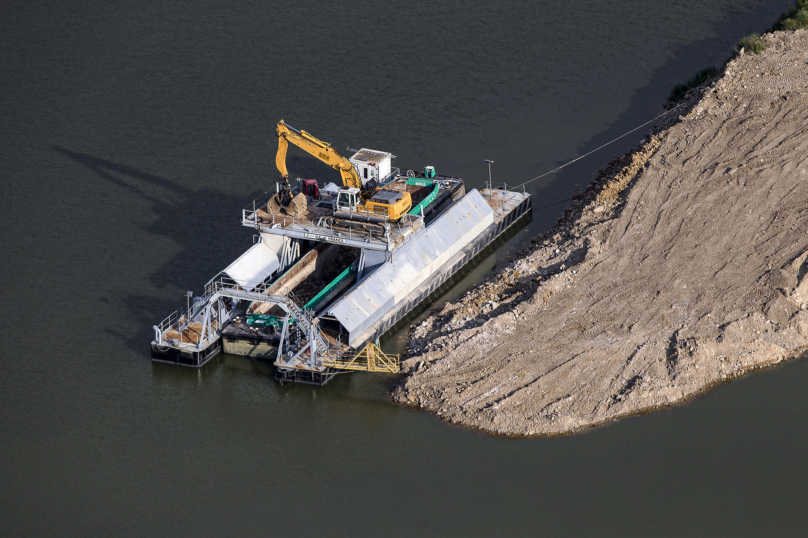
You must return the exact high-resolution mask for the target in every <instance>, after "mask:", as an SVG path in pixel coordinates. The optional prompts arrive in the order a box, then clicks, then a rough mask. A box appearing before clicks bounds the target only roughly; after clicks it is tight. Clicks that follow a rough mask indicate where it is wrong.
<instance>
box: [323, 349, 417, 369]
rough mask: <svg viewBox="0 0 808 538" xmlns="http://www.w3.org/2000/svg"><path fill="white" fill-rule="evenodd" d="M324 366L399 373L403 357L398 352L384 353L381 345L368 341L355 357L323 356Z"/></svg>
mask: <svg viewBox="0 0 808 538" xmlns="http://www.w3.org/2000/svg"><path fill="white" fill-rule="evenodd" d="M322 361H323V366H328V367H330V368H336V369H338V370H356V371H360V372H389V373H393V374H397V373H398V371H399V369H400V362H401V358H400V356H399V355H398V354H392V353H391V354H387V353H384V352H383V351H382V350H381V349H379V346H377V345H376V344H374V343H373V342H368V343H367V344H365V347H364V348H362V351H360V352H359V353H357V354H356V355H354V356H353V357H343V356H333V355H330V354H327V355H325V356H323V357H322Z"/></svg>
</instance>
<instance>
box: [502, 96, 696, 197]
mask: <svg viewBox="0 0 808 538" xmlns="http://www.w3.org/2000/svg"><path fill="white" fill-rule="evenodd" d="M685 104H686V102H685V103H679V104H678V105H676V106H675V107H673V108H672V109H670V110H666V111H665V112H663V113H662V114H660V115H659V116H657V117H656V118H653V119H651V120H648V121H646V122H645V123H643V124H642V125H639V126H637V127H635V128H634V129H632V130H630V131H628V132H626V133H623V134H621V135H620V136H618V137H617V138H615V139H612V140H609V141H608V142H606V143H605V144H603V145H602V146H599V147H597V148H595V149H593V150H592V151H590V152H589V153H585V154H583V155H581V156H580V157H576V158H575V159H573V160H571V161H570V162H568V163H566V164H562V165H561V166H559V167H558V168H555V169H553V170H550V171H549V172H545V173H543V174H542V175H540V176H536V177H534V178H533V179H528V180H527V181H525V182H524V183H520V184H519V185H516V186H515V187H513V188H518V187H522V186H524V185H527V184H528V183H530V182H531V181H536V180H537V179H541V178H543V177H544V176H549V175H550V174H554V173H556V172H558V171H559V170H561V169H562V168H566V167H567V166H569V165H571V164H572V163H574V162H576V161H580V160H581V159H583V158H584V157H588V156H590V155H592V154H593V153H595V152H596V151H598V150H601V149H603V148H605V147H606V146H608V145H609V144H613V143H615V142H617V141H618V140H620V139H621V138H624V137H626V136H628V135H630V134H631V133H633V132H634V131H637V130H639V129H642V128H643V127H645V126H646V125H648V124H649V123H653V122H655V121H656V120H658V119H659V118H661V117H662V116H666V115H668V114H670V113H671V112H673V111H674V110H676V109H678V108H680V107H682V106H684V105H685Z"/></svg>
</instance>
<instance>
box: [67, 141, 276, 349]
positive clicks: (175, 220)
mask: <svg viewBox="0 0 808 538" xmlns="http://www.w3.org/2000/svg"><path fill="white" fill-rule="evenodd" d="M53 149H55V150H56V151H58V152H59V153H61V154H62V155H64V156H66V157H69V158H70V159H73V160H74V161H76V162H78V163H80V164H82V165H83V166H85V167H87V168H88V169H89V170H91V171H92V172H93V173H95V174H97V175H98V176H100V177H101V178H103V179H105V180H106V181H109V182H110V183H112V184H114V185H117V186H119V187H122V188H124V189H126V190H127V191H128V192H129V193H130V195H131V196H133V197H137V198H140V199H142V200H145V201H147V202H148V203H149V204H150V206H151V208H152V211H153V212H154V213H155V214H156V215H157V216H158V218H157V219H156V220H154V221H153V222H151V223H149V224H145V225H142V227H143V229H144V230H145V231H146V232H148V233H149V234H150V235H152V236H163V237H167V238H168V239H170V240H171V241H172V242H173V243H174V244H176V245H179V247H180V248H179V252H178V253H177V254H176V255H175V256H173V258H172V259H171V260H170V261H169V262H168V263H166V264H164V265H163V266H161V267H160V268H159V269H157V270H156V271H154V272H153V273H152V274H151V275H149V276H148V281H149V282H150V283H151V284H152V286H153V287H154V288H157V289H167V290H176V289H190V290H199V289H201V288H202V287H203V286H204V284H205V282H207V281H208V280H209V279H210V278H211V277H212V276H213V274H215V273H216V272H217V271H218V270H220V269H221V268H223V267H225V266H226V264H227V263H230V261H232V260H234V259H235V258H236V257H237V256H238V255H240V254H241V253H242V252H243V251H244V250H245V249H246V248H248V247H249V236H248V235H247V234H245V235H246V236H247V238H246V240H245V241H234V240H233V235H234V233H233V232H234V230H233V228H234V227H233V226H222V223H234V224H235V221H236V219H235V217H237V216H238V215H239V214H240V209H241V208H242V207H246V206H247V204H248V203H249V200H251V199H253V198H254V197H252V198H250V197H248V198H247V200H246V201H245V199H244V198H242V197H236V196H232V195H228V194H226V193H222V192H220V191H214V190H211V189H200V190H193V189H189V188H187V187H185V186H183V185H181V184H179V183H177V182H172V181H170V180H168V179H165V178H163V177H160V176H158V175H155V174H151V173H147V172H143V171H142V170H139V169H137V168H133V167H131V166H127V165H124V164H120V163H115V162H111V161H108V160H105V159H101V158H98V157H95V156H93V155H89V154H86V153H77V152H74V151H71V150H68V149H66V148H63V147H60V146H53ZM155 187H156V188H158V189H159V192H160V193H161V195H160V196H157V195H154V194H153V193H150V192H148V189H149V188H155ZM166 194H167V196H166ZM258 194H260V193H259V192H256V193H255V196H257V195H258ZM236 225H237V224H236ZM208 273H210V274H208ZM116 300H118V301H120V302H121V304H122V305H123V306H124V307H125V308H126V309H127V311H128V313H129V314H130V316H131V319H133V320H134V323H133V324H132V325H130V326H129V327H128V329H129V330H127V332H125V333H124V332H122V331H117V330H114V329H107V332H108V333H111V334H113V335H115V336H117V337H119V338H121V339H122V340H124V341H125V342H126V344H127V345H128V347H129V348H130V349H132V350H133V351H136V352H137V353H142V354H144V355H146V356H148V343H149V341H150V340H151V337H152V329H151V327H152V325H154V324H155V323H158V322H159V321H160V320H161V319H162V318H164V317H165V316H167V315H168V314H169V313H171V312H172V311H174V310H176V309H177V308H178V307H179V306H180V304H181V301H182V297H181V296H180V295H179V294H177V296H170V295H169V296H166V295H165V294H148V293H142V294H140V293H137V294H132V293H124V294H123V295H122V296H121V297H120V298H119V299H116Z"/></svg>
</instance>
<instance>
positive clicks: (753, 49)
mask: <svg viewBox="0 0 808 538" xmlns="http://www.w3.org/2000/svg"><path fill="white" fill-rule="evenodd" d="M801 28H808V0H797V5H796V6H794V7H792V8H791V9H789V10H788V11H786V12H784V13H783V14H782V15H780V18H779V19H778V20H777V22H776V23H774V25H773V26H772V27H771V28H769V29H768V30H767V31H768V32H778V31H787V32H793V31H794V30H799V29H801ZM766 47H767V45H766V42H765V41H764V40H763V38H761V37H760V35H758V34H749V35H748V36H746V37H744V38H743V39H741V40H740V41H738V44H737V45H735V51H734V52H733V54H732V56H730V57H729V58H728V59H727V62H729V60H732V59H733V58H734V57H735V56H736V55H737V54H738V53H739V52H740V51H741V50H744V51H746V52H749V53H752V54H760V53H761V52H763V51H764V50H765V49H766ZM724 65H725V66H726V63H725V64H724ZM721 71H723V67H722V68H721V70H719V69H717V68H716V67H715V66H712V65H711V66H710V67H707V68H706V69H702V70H701V71H699V72H698V73H696V74H695V75H693V76H692V77H690V78H689V79H688V80H687V82H685V83H684V84H682V83H681V82H680V83H678V84H675V85H674V86H673V88H672V89H671V93H670V95H669V96H668V102H669V103H675V102H676V101H679V100H680V99H682V97H684V95H685V94H686V93H687V92H688V91H690V90H692V89H693V88H698V87H699V86H701V85H702V84H704V83H705V82H707V81H708V80H710V79H711V78H714V77H716V76H717V75H719V74H720V72H721Z"/></svg>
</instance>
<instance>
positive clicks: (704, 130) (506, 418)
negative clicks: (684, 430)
mask: <svg viewBox="0 0 808 538" xmlns="http://www.w3.org/2000/svg"><path fill="white" fill-rule="evenodd" d="M764 37H765V39H766V40H767V41H768V42H769V48H768V49H766V50H765V51H764V52H763V53H762V54H761V55H760V56H752V55H742V56H740V57H739V58H737V59H735V60H733V61H732V62H730V64H729V65H728V67H727V70H726V72H725V74H724V75H723V77H722V78H721V79H720V80H718V81H717V82H714V83H713V84H712V85H711V86H710V87H707V88H705V89H702V90H701V92H700V93H699V94H698V95H695V96H694V97H692V99H694V100H695V101H694V103H695V104H693V106H692V107H688V108H687V109H683V110H689V112H687V115H686V116H685V117H683V118H682V119H681V121H678V122H676V123H675V124H674V125H672V126H671V127H669V128H667V129H665V130H662V131H661V132H659V133H658V134H656V135H655V136H653V137H649V138H648V139H647V142H646V143H645V145H644V146H643V147H641V148H640V149H639V150H638V151H637V152H635V153H634V154H631V155H627V156H623V157H622V159H621V160H619V161H614V162H613V163H612V166H611V168H610V169H608V170H607V171H606V172H605V173H604V175H603V176H602V177H601V178H600V181H599V182H598V184H597V185H596V186H594V187H593V189H590V191H589V192H588V193H585V194H584V195H582V196H580V197H579V199H578V200H577V201H575V202H574V204H573V206H572V207H571V208H570V210H569V211H568V215H569V216H570V219H569V220H568V221H566V222H562V223H561V224H560V225H559V226H558V227H557V228H556V229H555V230H553V232H552V235H548V236H547V237H545V238H542V239H541V240H539V241H538V245H537V246H536V247H534V248H533V249H532V251H531V252H528V253H526V256H525V257H524V258H523V259H521V260H519V261H517V262H516V263H514V264H512V266H511V267H509V268H508V269H506V270H504V271H503V272H502V273H500V274H499V275H497V276H496V277H493V278H491V279H489V280H488V281H487V282H484V283H481V284H480V285H479V286H477V287H476V288H474V289H472V290H471V291H470V292H469V293H467V294H466V295H465V296H464V297H463V298H462V299H461V300H459V301H458V302H456V303H454V304H448V305H446V307H445V308H443V309H442V310H441V311H440V312H437V313H435V314H433V315H432V316H430V317H429V318H427V319H426V320H425V321H424V322H423V323H422V324H420V325H419V326H418V327H416V328H415V329H414V330H413V332H412V335H411V344H410V357H411V358H410V359H409V360H407V361H406V362H405V363H404V367H405V375H404V377H403V379H402V380H401V383H400V384H399V386H397V387H396V388H395V389H394V391H393V398H394V399H396V400H398V401H402V402H407V403H410V404H413V405H419V406H422V407H424V408H426V409H428V410H430V411H432V412H435V413H437V414H439V415H441V416H442V417H443V418H445V419H446V420H449V421H451V422H455V423H459V424H463V425H467V426H471V427H475V428H481V429H483V430H486V431H491V432H497V433H503V434H511V435H531V434H555V433H564V432H569V431H574V430H577V429H580V428H583V427H586V426H589V425H592V424H597V423H600V422H603V421H607V420H609V419H612V418H615V417H618V416H622V415H626V414H631V413H636V412H639V411H642V410H645V409H649V408H653V407H656V406H662V405H669V404H672V403H675V402H677V401H681V400H682V399H685V398H687V397H688V396H690V395H692V394H694V393H696V392H699V391H701V390H703V389H705V388H706V387H708V386H710V385H711V384H713V383H716V382H719V381H721V380H723V379H727V378H728V377H732V376H737V375H740V374H741V373H743V372H744V371H747V370H749V369H752V368H756V367H760V366H765V365H769V364H772V363H775V362H778V361H780V360H782V359H784V358H788V357H790V356H793V355H794V354H795V353H798V352H799V351H801V350H803V349H804V348H805V347H806V346H808V310H805V309H806V308H808V304H807V303H808V278H806V273H808V235H807V233H808V226H807V224H808V31H804V30H803V31H798V32H796V33H783V32H779V33H776V34H769V35H766V36H764Z"/></svg>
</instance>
